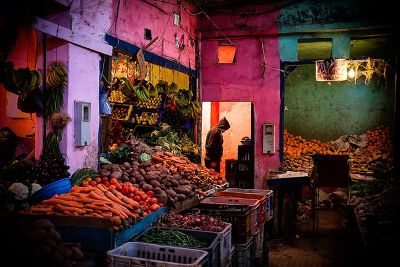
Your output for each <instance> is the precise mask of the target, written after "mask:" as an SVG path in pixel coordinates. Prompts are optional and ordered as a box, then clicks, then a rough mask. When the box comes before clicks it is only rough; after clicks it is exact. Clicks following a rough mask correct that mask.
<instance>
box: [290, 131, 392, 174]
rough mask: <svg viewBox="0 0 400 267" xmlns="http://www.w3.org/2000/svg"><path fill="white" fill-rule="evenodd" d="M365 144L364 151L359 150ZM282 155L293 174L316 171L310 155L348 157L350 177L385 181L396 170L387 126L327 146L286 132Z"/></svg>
mask: <svg viewBox="0 0 400 267" xmlns="http://www.w3.org/2000/svg"><path fill="white" fill-rule="evenodd" d="M339 141H340V142H339ZM364 142H366V143H365V144H363V147H361V146H357V144H361V143H364ZM283 151H284V163H283V168H285V169H287V170H292V171H305V172H308V171H310V170H311V168H312V167H313V160H312V158H311V157H310V155H311V154H322V155H349V157H350V160H349V162H350V172H351V173H358V174H366V175H373V176H375V177H385V176H388V175H390V173H391V172H392V170H393V145H392V143H391V137H390V128H389V127H387V126H378V127H377V128H376V129H374V130H371V131H367V132H366V133H365V135H361V136H358V137H356V136H343V138H342V137H341V138H340V140H336V141H332V142H326V143H322V142H320V141H318V140H315V139H313V140H311V141H307V140H305V139H304V138H302V137H301V136H294V135H291V134H290V133H289V132H288V131H287V130H286V129H285V131H284V149H283Z"/></svg>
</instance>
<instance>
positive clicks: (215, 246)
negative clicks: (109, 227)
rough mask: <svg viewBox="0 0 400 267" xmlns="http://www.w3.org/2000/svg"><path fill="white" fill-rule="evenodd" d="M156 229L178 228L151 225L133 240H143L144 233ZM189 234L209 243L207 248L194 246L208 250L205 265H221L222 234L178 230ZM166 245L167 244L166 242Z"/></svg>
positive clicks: (211, 266)
mask: <svg viewBox="0 0 400 267" xmlns="http://www.w3.org/2000/svg"><path fill="white" fill-rule="evenodd" d="M155 229H161V230H177V229H174V228H168V227H150V228H148V229H146V230H145V231H144V232H143V233H141V234H139V235H137V236H135V237H133V238H132V241H136V242H143V240H142V237H143V235H144V234H146V233H149V232H151V231H153V230H155ZM177 231H179V232H182V233H184V234H187V235H191V236H193V237H194V238H196V239H197V240H199V241H203V242H206V243H207V247H206V248H193V249H200V250H205V251H207V252H208V256H207V264H206V265H205V266H209V267H214V266H219V265H220V254H221V253H220V235H219V234H218V233H215V232H205V231H197V230H190V229H179V230H177ZM164 245H166V244H164Z"/></svg>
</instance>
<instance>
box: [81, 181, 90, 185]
mask: <svg viewBox="0 0 400 267" xmlns="http://www.w3.org/2000/svg"><path fill="white" fill-rule="evenodd" d="M81 185H82V186H88V185H89V182H88V181H83V182H82V183H81Z"/></svg>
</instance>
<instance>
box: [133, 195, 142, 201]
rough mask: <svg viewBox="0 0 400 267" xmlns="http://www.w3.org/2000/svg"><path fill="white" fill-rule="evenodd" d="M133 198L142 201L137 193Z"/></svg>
mask: <svg viewBox="0 0 400 267" xmlns="http://www.w3.org/2000/svg"><path fill="white" fill-rule="evenodd" d="M133 200H135V201H137V202H140V200H141V198H140V196H138V195H136V196H134V197H133Z"/></svg>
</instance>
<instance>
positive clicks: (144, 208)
mask: <svg viewBox="0 0 400 267" xmlns="http://www.w3.org/2000/svg"><path fill="white" fill-rule="evenodd" d="M142 207H143V210H144V211H149V205H147V204H146V203H144V204H143V205H142Z"/></svg>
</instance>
